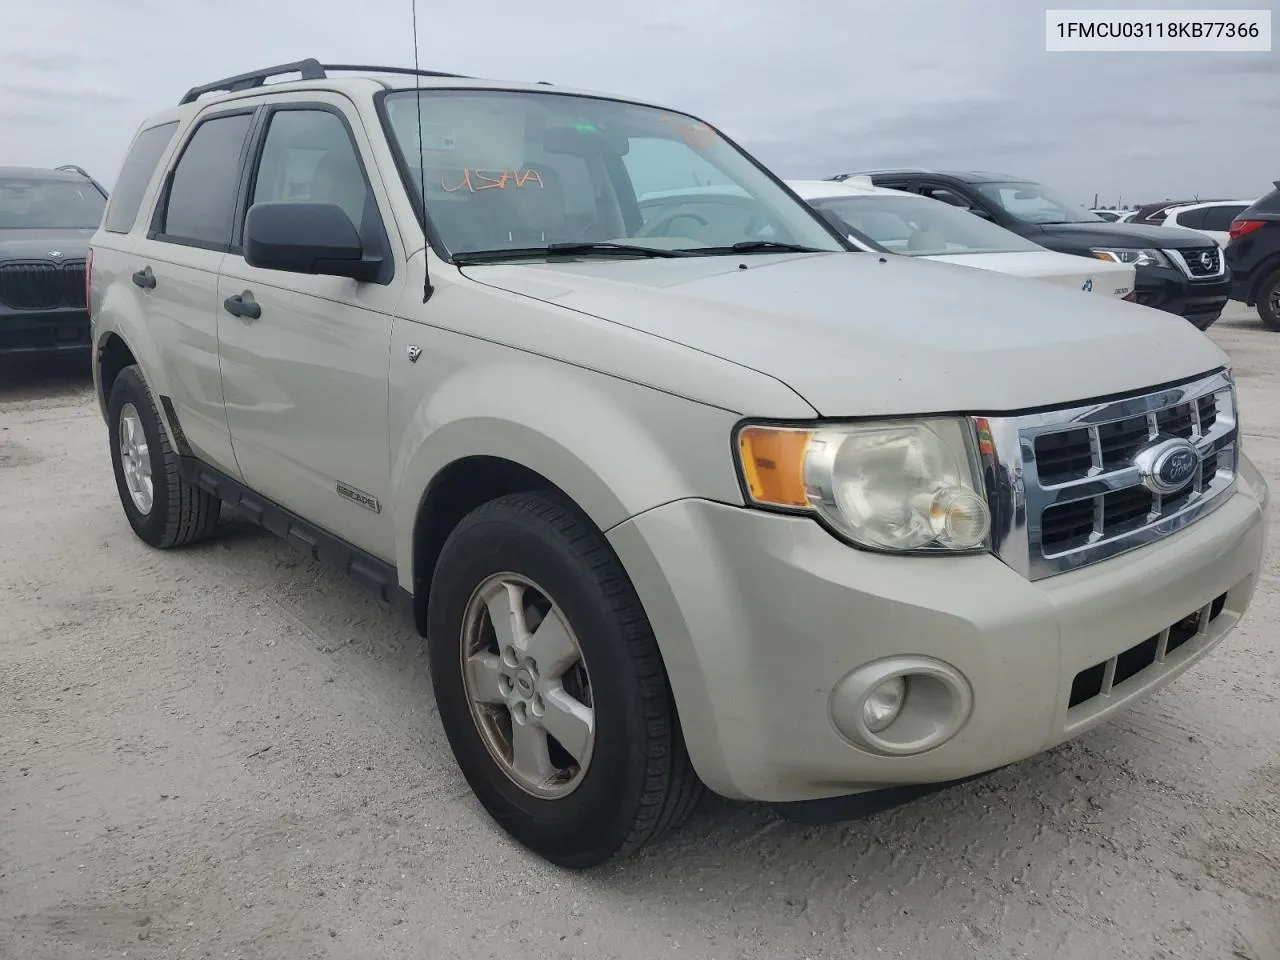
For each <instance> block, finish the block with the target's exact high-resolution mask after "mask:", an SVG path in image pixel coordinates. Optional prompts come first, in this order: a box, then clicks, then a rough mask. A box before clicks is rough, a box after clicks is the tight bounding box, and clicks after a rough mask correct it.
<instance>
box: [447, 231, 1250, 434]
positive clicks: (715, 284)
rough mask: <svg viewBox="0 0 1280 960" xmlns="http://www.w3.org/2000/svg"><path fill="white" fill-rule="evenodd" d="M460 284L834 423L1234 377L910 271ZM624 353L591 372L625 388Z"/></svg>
mask: <svg viewBox="0 0 1280 960" xmlns="http://www.w3.org/2000/svg"><path fill="white" fill-rule="evenodd" d="M462 273H463V274H464V275H465V276H467V277H469V278H471V279H474V280H476V281H479V282H481V283H484V284H488V285H491V286H494V287H497V288H500V289H503V290H507V291H510V292H512V293H516V294H522V295H525V296H528V297H533V298H535V299H538V300H543V301H546V302H549V303H554V304H558V305H560V306H562V307H565V308H568V309H572V310H575V311H579V312H580V313H584V314H589V315H591V316H593V317H596V318H599V319H600V320H604V321H607V322H609V323H611V324H619V325H622V326H625V327H629V328H631V329H633V330H637V331H641V332H644V333H647V334H650V335H652V336H654V337H660V338H662V339H664V340H667V341H670V342H675V343H678V344H682V345H684V346H686V347H688V348H691V349H693V350H699V351H702V352H703V353H706V354H711V355H714V356H718V357H721V358H723V359H725V360H729V361H731V362H733V363H736V364H738V365H740V366H742V367H746V368H750V369H753V370H756V371H759V372H761V373H764V374H767V375H769V376H772V377H774V378H776V379H778V380H781V381H782V382H783V383H786V384H787V385H788V386H790V387H791V388H792V389H793V390H795V391H796V393H798V394H799V395H800V396H802V397H804V398H805V400H806V401H807V402H808V403H809V404H810V405H811V406H812V407H813V408H814V409H815V410H817V411H818V412H819V413H820V414H822V415H825V416H878V415H895V414H899V415H901V414H917V413H943V412H950V411H967V412H974V413H980V412H987V413H999V412H1004V411H1013V410H1019V409H1025V408H1027V407H1035V406H1041V405H1057V404H1066V403H1073V402H1076V401H1080V400H1086V399H1090V398H1093V397H1101V396H1106V395H1110V394H1116V393H1123V392H1128V391H1134V390H1141V389H1143V388H1146V387H1150V386H1155V385H1158V384H1162V383H1167V382H1169V381H1173V380H1178V379H1181V378H1184V377H1192V376H1195V375H1198V374H1202V373H1205V372H1207V371H1209V370H1213V369H1216V368H1218V367H1220V366H1224V365H1225V364H1226V363H1227V357H1226V354H1224V353H1223V352H1222V351H1221V350H1220V349H1219V348H1218V347H1217V346H1215V345H1214V343H1213V341H1211V340H1210V339H1209V338H1208V337H1206V336H1205V335H1204V334H1202V333H1200V332H1199V331H1198V330H1196V329H1195V328H1193V327H1192V326H1191V324H1189V323H1187V322H1186V321H1185V320H1183V319H1182V318H1181V317H1177V316H1174V315H1173V314H1168V313H1163V312H1160V311H1157V310H1153V309H1149V308H1147V307H1140V306H1138V305H1136V304H1131V303H1125V302H1123V301H1120V300H1113V299H1111V298H1109V297H1084V296H1081V295H1080V292H1079V291H1078V290H1067V289H1063V288H1061V287H1057V286H1055V285H1053V284H1047V283H1044V282H1042V281H1039V280H1027V279H1023V278H1020V277H1009V276H1002V275H1000V274H996V273H990V272H988V271H985V270H973V269H970V268H967V267H959V266H954V265H952V264H947V263H935V262H928V261H922V260H914V259H912V258H910V257H892V256H883V257H882V256H878V255H876V254H864V253H828V254H797V255H767V256H762V255H755V256H745V257H689V258H672V259H652V260H579V261H572V262H556V263H538V264H527V263H524V264H486V265H470V266H465V267H463V268H462ZM624 343H625V340H623V339H622V338H619V349H618V350H617V351H615V352H614V354H613V355H612V356H608V357H600V356H592V357H589V358H585V359H584V361H583V362H588V361H589V363H588V365H591V366H594V367H595V368H596V369H602V370H606V371H608V372H612V373H615V374H616V375H619V376H625V375H626V373H627V357H626V355H625V353H624V352H623V344H624ZM564 349H568V348H564Z"/></svg>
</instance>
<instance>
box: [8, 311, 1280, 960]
mask: <svg viewBox="0 0 1280 960" xmlns="http://www.w3.org/2000/svg"><path fill="white" fill-rule="evenodd" d="M1212 335H1213V336H1214V338H1215V339H1217V340H1218V341H1219V342H1220V343H1221V344H1223V345H1224V346H1225V347H1226V348H1227V349H1228V350H1229V351H1230V352H1231V354H1232V355H1233V357H1234V358H1235V362H1236V369H1237V371H1238V374H1239V376H1240V380H1241V395H1242V403H1243V415H1244V418H1245V424H1246V436H1247V441H1246V442H1247V446H1248V450H1249V452H1250V454H1251V455H1252V456H1253V457H1254V458H1255V459H1256V460H1257V461H1258V463H1259V465H1260V466H1261V467H1262V469H1263V470H1264V472H1265V473H1266V474H1267V475H1268V478H1269V480H1270V481H1271V482H1272V484H1273V485H1274V486H1277V488H1280V380H1278V379H1277V378H1276V377H1275V375H1274V370H1275V368H1276V366H1278V365H1280V335H1276V334H1270V333H1267V332H1266V331H1264V330H1263V329H1262V327H1261V325H1260V324H1259V323H1258V322H1257V319H1256V315H1255V314H1253V313H1252V311H1247V310H1244V309H1243V308H1238V307H1236V308H1235V309H1233V310H1232V312H1231V313H1230V314H1229V316H1228V318H1227V319H1224V320H1222V321H1219V323H1218V324H1217V325H1216V326H1215V327H1214V328H1213V330H1212ZM0 503H2V504H3V513H0V517H2V518H3V519H0V958H13V960H47V958H48V960H52V958H57V960H71V958H76V960H79V958H84V957H107V956H112V957H122V956H128V957H139V958H164V960H169V958H178V957H217V958H232V960H237V958H240V960H259V958H261V960H267V958H270V960H282V958H312V957H316V958H333V960H339V958H340V960H365V958H380V960H381V958H388V960H395V958H414V960H421V958H433V960H434V958H453V957H458V958H488V957H502V958H504V960H505V958H508V957H512V956H520V957H530V958H542V957H549V958H552V957H553V958H590V960H605V958H625V960H651V958H657V957H673V958H717V960H720V958H724V960H730V958H769V960H800V958H864V957H875V958H879V957H886V958H887V957H902V958H911V960H935V958H937V960H943V958H946V960H957V958H970V957H972V958H981V960H999V958H1015V957H1017V958H1035V960H1041V958H1051V957H1053V958H1056V957H1062V958H1070V960H1091V958H1099V960H1103V958H1105V960H1122V958H1142V960H1155V958H1213V960H1217V958H1224V960H1231V958H1244V960H1277V958H1280V800H1278V797H1280V738H1278V737H1277V733H1276V731H1277V730H1280V596H1278V595H1277V593H1276V590H1275V587H1276V580H1277V563H1276V557H1275V556H1274V555H1273V556H1272V557H1271V558H1269V560H1268V564H1267V570H1266V574H1265V576H1264V580H1263V584H1262V586H1261V588H1260V590H1259V596H1258V599H1257V600H1256V602H1255V606H1254V608H1253V610H1252V612H1251V614H1250V616H1249V617H1248V618H1247V620H1246V621H1245V622H1244V624H1243V625H1242V626H1241V627H1240V629H1239V630H1238V631H1237V632H1236V633H1235V634H1234V635H1233V636H1232V637H1231V638H1229V639H1228V641H1227V642H1226V643H1224V645H1222V646H1221V647H1219V648H1218V649H1217V650H1216V651H1215V652H1214V653H1213V654H1212V655H1211V656H1210V657H1209V658H1208V659H1207V660H1206V661H1204V662H1203V663H1201V664H1200V665H1198V666H1197V667H1196V668H1194V669H1193V670H1192V671H1190V672H1189V673H1187V674H1186V675H1185V676H1184V677H1183V678H1182V679H1181V680H1180V681H1179V682H1177V683H1176V684H1174V685H1173V686H1172V687H1171V688H1169V689H1167V690H1165V691H1163V692H1162V693H1160V694H1158V695H1157V696H1155V697H1154V698H1152V699H1150V700H1149V701H1147V702H1146V703H1144V704H1143V705H1141V706H1140V707H1139V708H1137V709H1136V710H1134V711H1133V712H1132V713H1131V714H1130V715H1129V716H1127V717H1125V718H1123V719H1121V720H1119V721H1116V722H1114V723H1112V724H1111V725H1109V726H1107V727H1105V728H1103V729H1101V730H1098V731H1095V732H1094V733H1092V734H1090V735H1088V736H1086V737H1085V738H1083V739H1082V740H1079V741H1077V742H1074V743H1072V744H1069V745H1067V746H1065V747H1063V748H1061V749H1058V750H1056V751H1054V752H1053V753H1051V754H1048V755H1045V756H1041V757H1038V758H1036V759H1033V760H1030V761H1027V762H1024V763H1021V764H1018V765H1016V766H1014V767H1011V768H1008V769H1006V770H1004V771H1002V772H1001V773H999V774H996V775H994V776H993V777H991V778H989V779H987V780H985V781H982V782H979V783H975V784H971V785H968V786H964V787H960V788H956V789H954V790H952V791H950V792H948V793H944V794H942V795H937V796H934V797H930V798H927V799H924V800H921V801H917V802H916V803H914V804H911V805H909V806H906V807H903V808H900V809H898V810H895V811H893V812H890V813H887V814H882V815H880V816H877V817H875V818H873V819H870V820H866V821H862V822H856V823H849V824H844V825H840V826H834V827H827V828H821V829H815V828H805V827H800V826H795V825H791V824H788V823H783V822H780V821H778V820H776V819H774V818H773V817H772V815H771V814H770V813H769V812H768V811H767V810H765V809H763V808H758V807H751V806H745V805H735V804H729V803H726V802H719V801H713V802H710V803H709V804H708V805H707V807H706V808H705V809H704V810H702V811H701V812H700V813H699V815H698V816H697V818H696V819H695V820H694V822H693V823H692V824H691V825H690V826H689V827H688V828H687V829H685V830H684V831H683V832H682V833H680V834H679V835H678V836H676V837H674V838H672V839H671V840H668V841H667V842H665V843H663V844H661V845H659V846H657V847H654V848H652V849H650V850H648V851H647V852H646V853H644V854H642V855H641V856H639V857H638V858H635V859H633V860H630V861H627V862H624V863H622V864H619V865H615V866H610V867H607V868H605V869H603V870H600V871H597V872H594V873H590V874H586V875H581V874H568V873H562V872H560V871H558V870H556V869H554V868H552V867H549V866H547V865H545V864H543V863H542V862H540V861H538V860H535V859H534V858H533V857H531V856H530V855H528V854H526V853H525V852H524V851H523V850H521V849H520V848H518V847H516V846H515V845H513V844H512V843H511V842H509V841H508V840H507V839H506V838H505V836H504V835H503V834H501V833H500V832H499V831H498V830H497V829H496V828H495V827H494V826H493V825H492V824H491V823H490V821H489V820H488V819H487V818H486V817H485V815H484V813H483V811H481V810H480V808H479V807H478V805H477V804H476V803H475V802H474V801H473V800H472V799H471V795H470V793H469V791H468V789H467V787H466V784H465V783H464V782H463V781H462V779H461V777H460V775H459V774H458V773H457V772H456V770H455V768H454V764H453V759H452V756H451V755H450V753H449V750H448V746H447V744H446V742H445V740H444V737H443V734H442V732H441V729H440V725H439V720H438V717H437V715H436V712H435V707H434V704H433V702H432V696H431V689H430V684H429V682H428V678H427V674H426V667H425V658H424V656H423V655H422V652H421V649H420V645H419V641H418V639H417V638H416V637H415V636H414V635H413V634H412V633H411V631H409V630H408V629H406V628H405V627H403V626H402V625H401V623H400V622H399V621H398V620H397V619H396V618H395V616H394V614H393V613H392V612H391V611H390V610H387V609H384V608H382V607H380V606H378V605H377V604H376V602H374V601H372V600H369V599H367V598H366V596H365V595H364V594H363V593H362V592H361V591H360V589H359V588H357V587H356V586H354V585H353V584H351V583H349V582H347V581H345V580H344V579H342V578H340V577H339V576H337V575H335V574H331V573H329V572H328V571H327V570H325V569H322V568H320V567H318V566H316V565H314V564H312V563H311V562H310V561H309V560H308V559H306V558H304V557H302V556H301V555H299V554H298V553H296V552H294V551H293V550H292V549H291V548H289V547H288V546H286V545H285V544H283V543H281V542H279V541H277V540H275V539H274V538H272V537H271V536H270V535H269V534H264V533H260V532H257V531H254V530H252V529H248V528H244V527H242V526H238V525H236V524H234V523H231V524H225V529H224V530H223V532H222V533H221V535H220V536H219V537H218V538H217V539H216V540H215V541H214V542H211V543H208V544H205V545H202V546H200V547H197V548H194V549H188V550H184V551H178V552H170V553H166V554H160V553H158V552H155V551H151V550H149V549H148V548H146V547H144V546H143V545H142V544H141V543H139V542H138V541H137V540H136V539H135V538H134V537H133V535H132V533H131V532H130V531H129V528H128V526H127V525H126V523H125V520H124V517H123V515H122V513H121V511H120V508H119V505H118V502H117V500H116V493H115V489H114V485H113V483H112V479H111V472H110V461H109V458H108V454H107V447H106V429H105V427H104V425H103V423H102V421H101V419H100V417H99V414H98V410H97V407H96V405H95V403H94V400H93V397H92V392H91V388H90V387H89V385H88V384H87V383H86V382H85V380H84V379H83V377H82V376H78V375H77V373H76V372H75V371H70V372H68V371H60V370H57V369H53V368H50V369H36V370H31V369H25V370H12V369H10V370H5V371H3V372H0ZM1272 542H1273V544H1277V543H1280V537H1276V538H1274V539H1273V541H1272Z"/></svg>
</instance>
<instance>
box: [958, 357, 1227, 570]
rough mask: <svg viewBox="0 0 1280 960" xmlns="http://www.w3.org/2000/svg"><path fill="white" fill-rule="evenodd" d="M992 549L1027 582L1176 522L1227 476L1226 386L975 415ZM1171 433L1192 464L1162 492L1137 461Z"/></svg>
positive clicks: (1155, 536) (1209, 500)
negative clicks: (1194, 459) (1187, 449)
mask: <svg viewBox="0 0 1280 960" xmlns="http://www.w3.org/2000/svg"><path fill="white" fill-rule="evenodd" d="M976 426H977V428H978V432H979V437H980V438H981V441H982V442H981V447H982V452H983V458H984V465H985V472H986V480H987V487H988V492H989V497H990V500H991V512H992V520H993V531H994V535H995V537H994V539H995V550H996V553H997V555H998V556H999V557H1000V558H1001V559H1002V560H1003V561H1004V562H1005V563H1007V564H1008V565H1009V566H1011V567H1013V568H1014V569H1016V570H1018V571H1019V572H1021V573H1022V574H1024V575H1025V576H1027V577H1028V578H1030V579H1032V580H1038V579H1040V578H1042V577H1046V576H1051V575H1053V574H1055V573H1062V572H1064V571H1066V570H1074V569H1078V568H1080V567H1083V566H1087V565H1089V564H1091V563H1096V562H1097V561H1099V560H1104V559H1106V558H1108V557H1113V556H1116V555H1117V554H1120V553H1124V552H1126V551H1128V550H1132V549H1134V548H1135V547H1139V546H1142V545H1144V544H1147V543H1151V542H1153V541H1155V540H1159V539H1162V538H1164V537H1166V536H1169V535H1170V534H1172V533H1175V532H1177V531H1178V530H1181V529H1183V528H1184V527H1185V526H1187V524H1189V523H1191V522H1193V521H1194V520H1196V519H1197V518H1199V517H1200V516H1203V515H1204V514H1205V513H1207V512H1208V511H1209V510H1211V509H1213V508H1214V507H1215V506H1217V505H1218V503H1220V502H1221V501H1222V499H1223V498H1224V495H1225V494H1226V493H1228V492H1229V490H1230V489H1231V487H1232V486H1233V485H1234V482H1235V465H1236V461H1235V453H1236V444H1237V424H1236V400H1235V388H1234V386H1233V385H1232V382H1231V379H1230V376H1229V375H1228V374H1227V373H1225V372H1219V373H1215V374H1212V375H1210V376H1207V377H1203V378H1200V379H1197V380H1194V381H1192V382H1190V383H1185V384H1181V385H1179V386H1174V387H1168V388H1165V389H1162V390H1158V391H1155V392H1152V393H1147V394H1142V395H1138V396H1132V397H1124V398H1121V399H1116V400H1106V401H1100V402H1098V403H1093V404H1089V405H1087V406H1078V407H1073V408H1070V409H1064V410H1055V411H1050V412H1047V413H1033V414H1028V415H1025V416H1020V417H987V418H977V419H976ZM1174 437H1177V438H1181V439H1183V440H1186V441H1189V442H1190V443H1191V444H1192V445H1194V447H1195V451H1196V454H1197V455H1198V458H1199V463H1198V466H1197V469H1196V471H1195V473H1194V475H1193V476H1192V477H1191V479H1190V480H1189V481H1188V482H1187V483H1186V485H1185V486H1184V487H1183V488H1182V489H1179V490H1176V491H1175V492H1173V493H1165V494H1163V495H1162V494H1160V493H1158V492H1154V491H1153V490H1152V489H1150V488H1149V487H1148V486H1147V485H1146V484H1144V478H1143V475H1142V473H1141V471H1140V469H1139V467H1138V465H1137V464H1136V463H1135V462H1134V459H1135V457H1136V456H1137V455H1138V454H1139V453H1140V452H1141V451H1143V450H1144V449H1146V448H1147V447H1149V446H1151V445H1153V444H1156V443H1162V442H1165V441H1168V440H1170V439H1172V438H1174Z"/></svg>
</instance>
